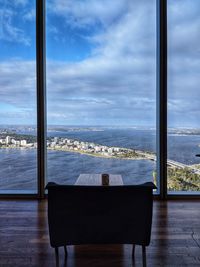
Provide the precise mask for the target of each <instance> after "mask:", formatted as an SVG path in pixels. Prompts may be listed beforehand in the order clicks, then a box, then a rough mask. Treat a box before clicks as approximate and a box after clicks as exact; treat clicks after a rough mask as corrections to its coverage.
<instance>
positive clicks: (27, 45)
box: [0, 0, 37, 194]
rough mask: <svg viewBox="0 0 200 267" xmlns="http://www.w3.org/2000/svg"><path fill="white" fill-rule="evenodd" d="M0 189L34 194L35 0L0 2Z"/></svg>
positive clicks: (7, 191)
mask: <svg viewBox="0 0 200 267" xmlns="http://www.w3.org/2000/svg"><path fill="white" fill-rule="evenodd" d="M0 16H1V19H0V51H1V53H0V72H1V75H0V165H1V168H0V191H1V192H2V193H4V194H5V193H13V194H14V193H36V191H37V175H36V173H37V166H36V165H37V164H36V158H37V157H36V152H37V150H36V146H37V144H36V129H37V126H36V70H35V69H36V59H35V57H36V55H35V54H36V53H35V32H36V29H35V1H27V2H26V1H8V0H1V1H0Z"/></svg>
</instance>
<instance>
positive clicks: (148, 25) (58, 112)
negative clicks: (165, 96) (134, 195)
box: [46, 0, 156, 184]
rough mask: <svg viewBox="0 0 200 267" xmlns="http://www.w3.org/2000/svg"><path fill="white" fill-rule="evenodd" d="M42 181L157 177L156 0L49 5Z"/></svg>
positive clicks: (130, 181) (130, 180)
mask: <svg viewBox="0 0 200 267" xmlns="http://www.w3.org/2000/svg"><path fill="white" fill-rule="evenodd" d="M46 28H47V106H48V110H47V120H48V126H47V128H48V132H47V151H48V164H47V166H48V167H47V170H48V181H54V182H59V183H71V184H74V182H75V181H76V179H77V178H78V176H79V174H80V173H105V172H106V173H114V174H121V175H122V177H123V180H124V183H125V184H135V183H141V182H146V181H149V180H150V179H151V180H153V178H155V177H156V164H155V161H156V1H155V0H151V1H149V0H146V1H141V0H137V1H116V3H115V4H113V3H112V2H110V3H108V2H107V1H104V0H102V1H99V0H98V1H92V2H91V1H88V0H87V1H84V2H81V1H77V0H76V1H65V2H60V1H55V2H53V4H52V5H50V4H49V8H48V7H47V26H46Z"/></svg>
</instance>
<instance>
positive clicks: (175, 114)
mask: <svg viewBox="0 0 200 267" xmlns="http://www.w3.org/2000/svg"><path fill="white" fill-rule="evenodd" d="M197 2H198V1H195V0H190V1H187V0H182V1H179V0H176V1H174V0H169V1H168V39H169V40H168V54H169V56H168V61H169V62H168V190H169V191H170V192H174V191H187V192H189V191H199V190H200V160H199V158H197V157H195V155H196V154H199V152H200V124H199V110H200V108H199V107H200V90H199V84H200V76H199V70H200V49H199V41H198V40H199V37H200V32H199V27H200V20H199V12H200V6H199V3H197Z"/></svg>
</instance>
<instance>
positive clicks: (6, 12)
mask: <svg viewBox="0 0 200 267" xmlns="http://www.w3.org/2000/svg"><path fill="white" fill-rule="evenodd" d="M0 3H1V4H2V5H0V40H4V41H9V42H16V43H22V44H24V45H26V46H29V45H30V42H31V39H30V38H29V37H28V36H27V35H26V33H25V29H23V28H22V27H19V26H17V24H18V23H16V18H20V13H21V12H19V10H18V9H17V8H15V6H16V5H19V4H20V5H25V4H26V1H22V0H21V1H19V0H18V1H16V2H15V5H12V4H11V3H9V2H7V1H1V2H0ZM20 19H21V18H20Z"/></svg>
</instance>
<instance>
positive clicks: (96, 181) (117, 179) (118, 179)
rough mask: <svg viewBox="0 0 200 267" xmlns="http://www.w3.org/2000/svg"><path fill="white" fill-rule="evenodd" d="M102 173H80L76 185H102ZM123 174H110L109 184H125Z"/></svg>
mask: <svg viewBox="0 0 200 267" xmlns="http://www.w3.org/2000/svg"><path fill="white" fill-rule="evenodd" d="M101 175H102V174H100V173H84V174H80V175H79V177H78V179H77V181H76V183H75V185H102V178H101ZM123 184H124V183H123V180H122V176H121V175H120V174H109V185H123Z"/></svg>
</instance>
